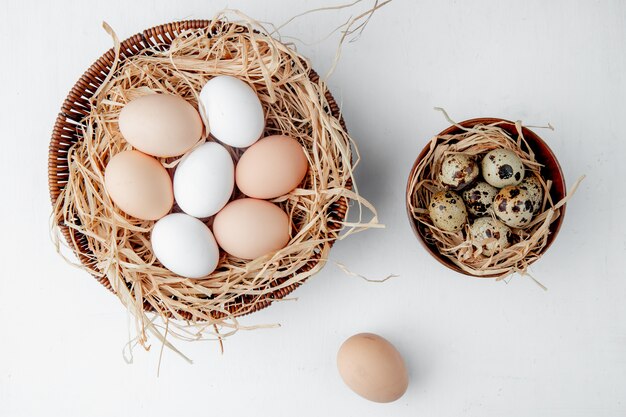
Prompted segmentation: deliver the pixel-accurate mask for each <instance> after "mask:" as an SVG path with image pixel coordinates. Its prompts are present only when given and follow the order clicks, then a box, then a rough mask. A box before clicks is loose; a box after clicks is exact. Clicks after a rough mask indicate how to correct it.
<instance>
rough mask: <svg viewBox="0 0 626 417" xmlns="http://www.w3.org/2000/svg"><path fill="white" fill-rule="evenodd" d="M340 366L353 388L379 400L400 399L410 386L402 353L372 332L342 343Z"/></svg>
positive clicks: (342, 373)
mask: <svg viewBox="0 0 626 417" xmlns="http://www.w3.org/2000/svg"><path fill="white" fill-rule="evenodd" d="M337 369H338V370H339V375H340V376H341V378H342V379H343V382H345V384H346V385H347V386H348V387H349V388H350V389H351V390H352V391H354V392H355V393H357V394H359V395H360V396H361V397H363V398H366V399H368V400H370V401H374V402H378V403H389V402H392V401H395V400H397V399H398V398H400V397H402V395H404V393H405V392H406V390H407V387H408V385H409V375H408V372H407V369H406V365H405V363H404V360H403V359H402V356H401V355H400V352H398V350H397V349H396V348H395V347H394V346H393V345H392V344H391V343H389V342H388V341H387V340H386V339H384V338H382V337H380V336H378V335H375V334H372V333H360V334H357V335H354V336H352V337H350V338H349V339H348V340H346V341H345V342H344V343H343V344H342V345H341V348H339V352H338V353H337Z"/></svg>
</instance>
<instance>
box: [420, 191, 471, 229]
mask: <svg viewBox="0 0 626 417" xmlns="http://www.w3.org/2000/svg"><path fill="white" fill-rule="evenodd" d="M428 213H429V214H430V218H431V220H432V221H433V223H434V225H435V226H437V227H438V228H440V229H442V230H445V231H447V232H457V231H459V230H461V229H462V228H463V225H464V224H465V223H466V222H467V210H466V209H465V204H463V199H462V198H461V196H460V195H458V194H457V193H455V192H454V191H440V192H438V193H435V194H433V196H432V198H431V199H430V203H429V204H428Z"/></svg>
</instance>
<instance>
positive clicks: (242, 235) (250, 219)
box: [213, 198, 289, 259]
mask: <svg viewBox="0 0 626 417" xmlns="http://www.w3.org/2000/svg"><path fill="white" fill-rule="evenodd" d="M213 234H214V235H215V239H216V240H217V244H218V245H219V246H220V247H221V248H222V249H224V250H225V251H226V252H228V253H229V254H230V255H232V256H236V257H238V258H242V259H256V258H259V257H261V256H264V255H268V254H270V253H272V252H275V251H277V250H279V249H282V248H284V247H285V245H287V243H288V242H289V217H288V216H287V213H285V212H284V211H283V210H282V209H281V208H280V207H278V206H277V205H275V204H272V203H270V202H269V201H265V200H257V199H254V198H242V199H239V200H234V201H231V202H230V203H228V204H227V205H226V207H224V208H223V209H222V210H221V211H220V212H219V213H217V215H216V216H215V218H214V220H213Z"/></svg>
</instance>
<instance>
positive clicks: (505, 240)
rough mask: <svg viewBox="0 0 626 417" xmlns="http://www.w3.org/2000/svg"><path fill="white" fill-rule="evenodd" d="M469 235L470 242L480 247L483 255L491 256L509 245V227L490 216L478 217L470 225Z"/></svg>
mask: <svg viewBox="0 0 626 417" xmlns="http://www.w3.org/2000/svg"><path fill="white" fill-rule="evenodd" d="M470 236H471V239H472V244H473V245H474V246H475V247H477V248H482V253H483V255H485V256H491V255H493V254H494V253H497V252H499V251H501V250H502V249H504V248H507V247H509V245H510V241H509V240H510V237H511V229H509V227H508V226H507V225H505V224H504V223H502V222H501V221H499V220H497V219H494V218H493V217H491V216H486V217H480V218H478V219H476V220H474V222H473V223H472V225H471V226H470ZM485 241H487V242H485Z"/></svg>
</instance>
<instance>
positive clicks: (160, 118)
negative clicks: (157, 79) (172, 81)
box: [119, 94, 203, 157]
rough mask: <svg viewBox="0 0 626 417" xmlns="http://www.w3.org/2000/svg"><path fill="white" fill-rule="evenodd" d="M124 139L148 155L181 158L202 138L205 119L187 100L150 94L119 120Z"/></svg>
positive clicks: (131, 105) (136, 101)
mask: <svg viewBox="0 0 626 417" xmlns="http://www.w3.org/2000/svg"><path fill="white" fill-rule="evenodd" d="M119 126H120V132H122V135H123V136H124V139H126V140H127V141H128V143H130V144H131V145H133V146H134V147H135V148H137V149H138V150H140V151H141V152H144V153H147V154H148V155H154V156H158V157H170V156H179V155H182V154H184V153H185V152H187V151H188V150H189V149H191V148H192V147H193V145H195V144H196V143H197V142H198V140H200V137H201V136H202V128H203V127H202V119H200V114H199V113H198V111H197V110H196V109H195V108H194V107H193V106H192V105H191V104H189V103H188V102H187V101H186V100H185V99H183V98H181V97H178V96H174V95H170V94H150V95H147V96H142V97H139V98H137V99H134V100H132V101H131V102H129V103H128V104H126V105H125V106H124V108H123V109H122V111H121V112H120V117H119Z"/></svg>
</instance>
